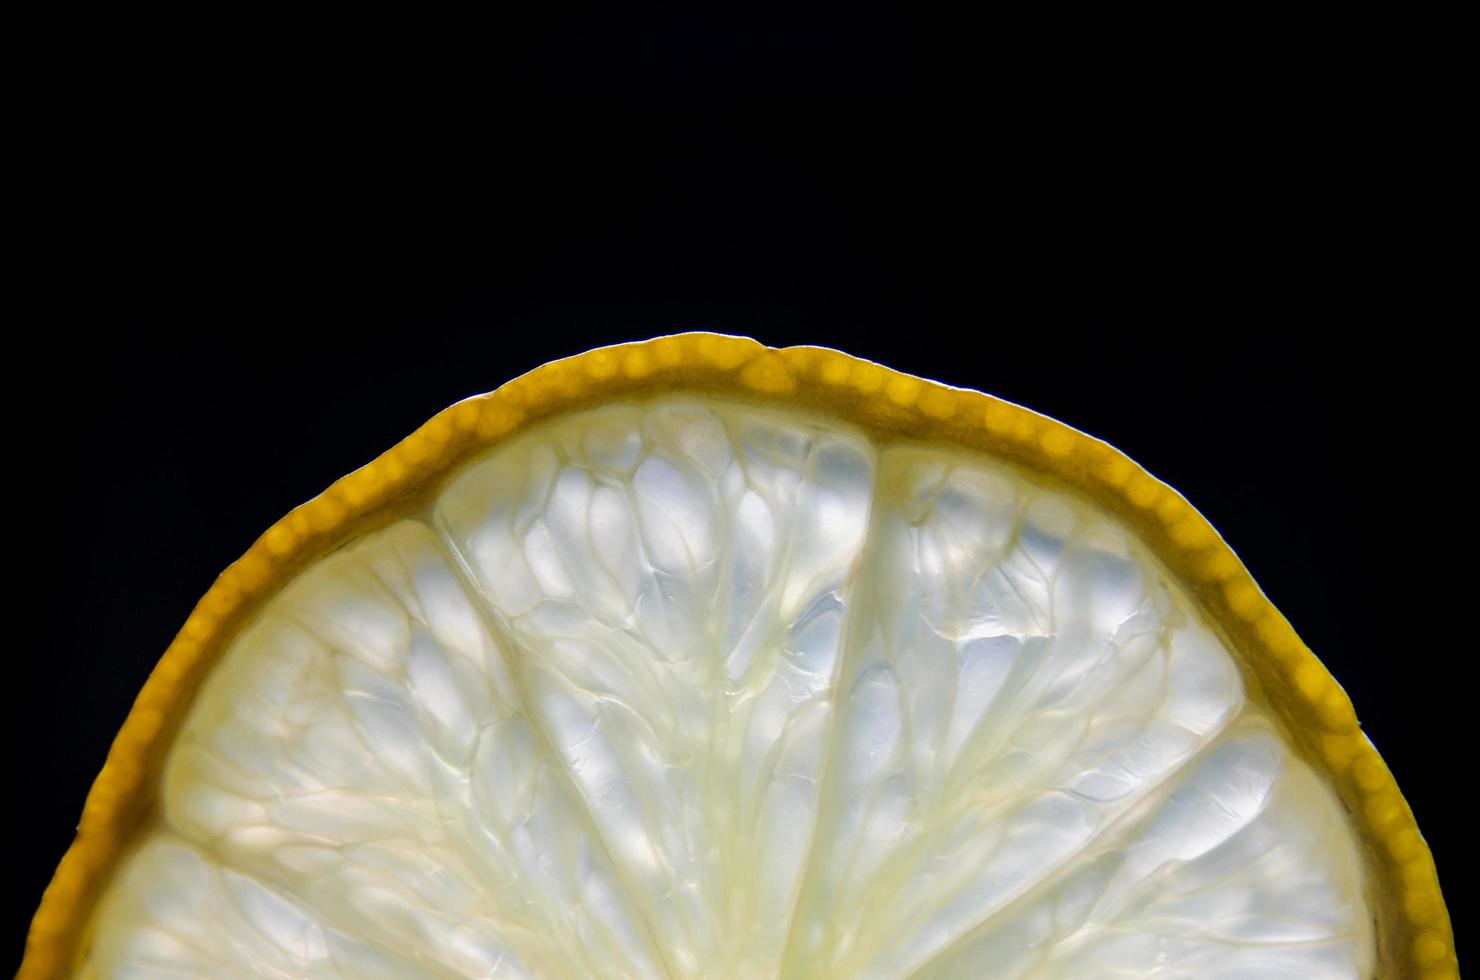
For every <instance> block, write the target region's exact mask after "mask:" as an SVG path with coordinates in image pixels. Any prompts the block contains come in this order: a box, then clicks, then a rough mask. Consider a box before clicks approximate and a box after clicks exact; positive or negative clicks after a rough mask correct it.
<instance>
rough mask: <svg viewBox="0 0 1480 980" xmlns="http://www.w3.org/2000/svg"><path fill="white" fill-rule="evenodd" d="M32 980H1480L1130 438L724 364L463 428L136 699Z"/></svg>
mask: <svg viewBox="0 0 1480 980" xmlns="http://www.w3.org/2000/svg"><path fill="white" fill-rule="evenodd" d="M21 975H22V976H25V977H35V976H56V975H75V976H82V977H178V976H206V975H209V976H243V977H297V976H303V977H408V976H427V977H590V976H603V977H607V976H609V977H773V976H782V977H850V978H851V977H993V978H1040V980H1049V978H1107V977H1127V978H1129V977H1156V978H1174V977H1196V978H1248V977H1260V978H1270V977H1291V978H1293V977H1299V978H1302V980H1325V978H1367V977H1422V978H1428V980H1441V978H1449V977H1457V976H1458V973H1457V969H1456V966H1455V959H1454V954H1453V947H1452V934H1451V932H1450V927H1449V922H1448V916H1447V913H1446V910H1445V907H1444V904H1443V900H1442V897H1441V895H1440V892H1439V887H1438V882H1437V879H1436V877H1435V874H1434V870H1433V864H1432V860H1431V858H1430V855H1429V851H1428V849H1427V847H1426V846H1425V844H1424V842H1423V840H1422V838H1421V837H1420V836H1419V834H1418V831H1417V829H1416V827H1415V826H1414V822H1413V818H1412V816H1411V814H1410V812H1409V810H1408V808H1407V806H1406V804H1405V803H1404V801H1403V798H1402V796H1401V795H1400V794H1399V792H1398V790H1397V788H1396V786H1395V785H1394V783H1393V780H1392V778H1391V776H1390V775H1389V773H1388V771H1387V769H1386V767H1385V766H1384V765H1383V763H1382V761H1381V759H1380V758H1379V757H1378V756H1377V754H1376V752H1375V751H1374V750H1373V749H1372V747H1371V745H1370V744H1369V743H1368V742H1367V741H1366V739H1365V738H1364V737H1363V736H1362V734H1361V732H1360V730H1359V729H1358V727H1357V723H1356V720H1355V717H1354V715H1353V713H1352V709H1351V706H1350V704H1349V703H1348V701H1347V699H1346V697H1345V695H1344V694H1343V693H1342V691H1341V689H1340V687H1338V686H1337V685H1336V683H1335V682H1334V681H1333V680H1332V679H1331V678H1330V676H1329V675H1328V674H1327V673H1326V672H1325V670H1324V669H1323V668H1322V667H1321V666H1320V664H1319V663H1318V662H1317V661H1316V660H1315V658H1314V657H1313V656H1312V655H1311V654H1310V653H1309V652H1308V651H1307V650H1306V649H1305V647H1304V646H1303V645H1302V644H1301V643H1300V641H1299V639H1298V638H1297V637H1296V636H1295V634H1294V633H1293V631H1292V630H1291V629H1290V627H1289V626H1288V624H1287V623H1286V622H1285V620H1284V619H1283V618H1282V617H1281V616H1280V615H1279V614H1278V613H1277V612H1276V611H1275V610H1274V609H1273V608H1272V607H1271V606H1270V605H1269V603H1268V602H1267V601H1266V600H1265V599H1264V597H1263V596H1262V594H1261V593H1260V592H1259V590H1258V589H1257V588H1256V587H1255V585H1254V583H1253V581H1252V580H1251V579H1250V578H1249V576H1248V574H1247V573H1246V572H1245V571H1244V569H1243V567H1242V566H1241V565H1240V564H1239V562H1238V560H1237V559H1236V558H1235V557H1234V556H1233V554H1232V553H1231V552H1230V551H1229V550H1228V548H1227V547H1226V546H1225V545H1224V544H1223V543H1222V542H1221V540H1220V539H1219V538H1218V536H1217V534H1216V533H1215V532H1214V531H1213V530H1212V529H1211V528H1210V527H1209V526H1208V525H1207V523H1206V522H1205V521H1204V520H1203V519H1202V518H1201V517H1200V516H1199V515H1198V514H1197V512H1196V511H1194V510H1193V509H1192V508H1191V507H1190V506H1189V505H1188V504H1187V503H1186V502H1185V501H1183V500H1182V498H1181V497H1179V496H1178V495H1177V494H1176V493H1174V492H1173V491H1171V490H1170V489H1168V488H1167V487H1165V486H1163V485H1161V484H1160V483H1158V482H1156V481H1155V480H1153V479H1152V478H1150V477H1149V476H1147V475H1146V474H1145V473H1144V472H1143V471H1141V470H1140V469H1139V468H1138V467H1136V466H1135V465H1134V464H1133V463H1131V462H1130V461H1128V460H1127V459H1126V458H1125V457H1123V456H1121V455H1120V454H1119V453H1117V452H1116V451H1115V450H1113V449H1111V448H1110V447H1108V446H1106V445H1104V444H1103V443H1100V442H1097V441H1095V440H1093V439H1091V438H1089V437H1087V436H1084V435H1082V434H1080V433H1078V432H1075V431H1074V430H1072V429H1069V428H1067V427H1065V426H1063V425H1060V424H1058V423H1056V422H1053V421H1051V420H1049V419H1046V418H1043V417H1041V416H1038V415H1034V414H1033V413H1031V412H1029V411H1027V410H1024V409H1021V408H1018V407H1016V406H1013V405H1009V404H1007V403H1004V402H1001V401H998V400H996V399H993V398H991V397H988V396H986V395H981V394H977V393H975V392H969V391H961V390H956V389H950V388H946V387H943V386H940V385H935V384H932V383H930V382H925V381H922V380H919V379H916V378H911V377H907V376H904V375H900V374H897V373H894V372H891V371H889V370H887V369H885V368H882V367H879V366H877V365H874V364H870V363H867V362H864V361H859V360H855V359H853V358H850V357H848V356H846V355H843V354H839V353H837V352H834V351H826V350H820V349H816V348H792V349H787V350H779V351H777V350H769V349H767V348H764V347H761V346H760V345H758V344H756V343H754V342H753V341H748V340H743V339H738V338H730V337H721V336H716V335H709V334H689V335H682V336H677V337H667V338H662V339H659V340H655V341H650V342H647V343H643V344H634V345H628V346H623V347H617V348H608V349H603V350H597V351H593V352H590V353H587V354H584V355H581V356H579V357H575V358H571V359H569V360H565V361H560V362H556V363H554V364H550V365H547V366H545V367H543V368H540V369H539V370H537V371H534V372H533V373H531V374H529V375H526V376H525V377H523V378H521V379H519V380H517V381H514V382H511V383H510V384H508V385H505V386H504V387H503V388H500V389H499V390H498V391H496V392H493V393H492V394H489V395H485V396H482V397H480V398H475V399H472V400H469V401H466V402H463V403H460V404H458V405H456V406H454V407H452V408H450V409H448V410H447V411H446V412H443V413H442V414H440V415H438V416H437V417H436V418H434V419H433V420H432V421H431V422H429V423H427V425H425V426H424V427H423V428H422V429H420V430H419V431H418V432H417V433H416V434H414V435H413V436H412V437H410V438H409V439H407V440H406V441H405V442H403V443H402V444H401V445H399V446H398V447H396V448H395V449H394V450H392V451H391V452H389V453H387V454H386V455H385V456H382V457H381V458H380V459H378V460H376V461H375V462H374V463H372V464H370V465H369V466H367V467H365V468H364V469H362V470H360V471H358V472H356V473H354V474H352V475H350V476H348V477H346V478H345V479H343V480H341V481H339V482H338V483H336V484H335V485H334V486H333V487H332V488H330V489H329V490H328V491H327V492H326V493H325V494H323V495H322V496H320V497H318V498H316V499H315V500H313V501H311V502H310V503H308V504H305V505H304V506H302V507H300V508H299V509H297V510H296V511H294V512H293V513H292V514H290V515H289V516H288V517H287V518H285V519H284V520H283V521H282V522H280V523H279V524H277V525H276V526H274V527H273V528H272V529H271V530H269V531H268V532H267V534H265V535H264V536H263V537H262V539H261V540H260V541H258V542H257V544H256V545H254V546H253V548H252V549H251V550H250V551H249V552H248V553H247V555H246V556H244V557H243V558H242V559H241V560H240V561H238V562H237V563H236V564H235V565H233V566H232V567H231V568H230V569H228V570H227V572H226V573H225V574H223V575H222V576H221V578H220V579H219V581H218V582H217V583H216V585H215V586H214V587H213V588H212V589H211V591H210V592H209V593H208V594H207V595H206V597H205V598H204V599H203V600H202V601H201V603H200V605H199V606H198V607H197V609H196V610H195V612H194V613H193V614H192V615H191V617H190V619H189V620H188V621H187V623H186V625H185V628H184V629H183V630H182V631H181V633H180V635H179V637H178V638H177V639H176V641H175V643H174V644H173V645H172V646H171V647H170V649H169V650H168V651H167V652H166V654H165V656H164V658H163V659H162V660H161V662H160V664H159V666H158V667H157V668H156V670H155V671H154V673H153V675H152V676H151V677H150V679H149V682H148V684H147V685H146V687H145V689H144V691H143V693H142V694H141V695H140V696H139V699H138V701H137V703H136V705H135V708H134V710H133V712H132V714H131V715H130V716H129V718H128V721H127V722H126V724H125V726H124V728H123V730H122V732H121V733H120V734H119V736H118V738H117V740H116V742H115V743H114V746H113V750H112V752H111V753H110V755H109V758H108V762H107V765H106V766H105V768H104V770H103V772H102V774H101V775H100V776H99V777H98V780H97V783H96V784H95V786H94V787H93V790H92V793H91V795H90V796H89V798H88V802H87V806H86V809H85V811H84V814H83V819H82V823H81V826H80V828H79V832H78V838H77V841H76V843H75V844H74V845H73V847H72V849H71V850H70V851H69V852H68V854H67V856H66V858H65V859H64V861H63V862H62V865H61V867H60V868H59V869H58V872H57V874H56V877H55V879H54V880H53V882H52V884H51V886H50V888H48V890H47V893H46V896H45V898H44V900H43V902H42V906H41V909H40V911H39V912H38V913H37V915H36V918H35V921H34V923H33V925H32V931H31V936H30V941H29V944H28V948H27V956H26V960H25V962H24V964H23V966H22V970H21Z"/></svg>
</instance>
